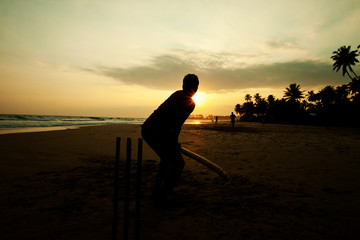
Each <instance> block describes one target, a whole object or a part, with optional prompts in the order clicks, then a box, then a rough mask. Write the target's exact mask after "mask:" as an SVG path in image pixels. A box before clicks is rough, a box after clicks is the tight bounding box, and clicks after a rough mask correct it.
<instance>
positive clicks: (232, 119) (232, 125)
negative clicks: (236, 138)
mask: <svg viewBox="0 0 360 240" xmlns="http://www.w3.org/2000/svg"><path fill="white" fill-rule="evenodd" d="M235 118H236V116H235V114H234V112H231V115H230V119H231V127H232V128H234V127H235Z"/></svg>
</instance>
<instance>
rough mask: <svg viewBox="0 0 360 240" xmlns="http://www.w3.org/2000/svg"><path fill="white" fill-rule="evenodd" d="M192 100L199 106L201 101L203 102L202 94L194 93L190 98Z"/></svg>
mask: <svg viewBox="0 0 360 240" xmlns="http://www.w3.org/2000/svg"><path fill="white" fill-rule="evenodd" d="M192 99H193V100H194V102H195V104H196V105H200V104H201V103H202V102H203V101H204V93H202V92H197V93H195V95H194V96H193V97H192Z"/></svg>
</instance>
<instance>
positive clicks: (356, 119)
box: [235, 45, 360, 126]
mask: <svg viewBox="0 0 360 240" xmlns="http://www.w3.org/2000/svg"><path fill="white" fill-rule="evenodd" d="M359 49H360V45H359V46H358V47H357V50H355V51H351V46H348V47H346V46H343V47H340V48H339V49H338V50H337V51H334V52H333V55H332V56H331V59H333V60H334V64H333V70H336V72H337V71H339V70H340V69H341V70H342V74H343V76H345V75H347V76H348V77H349V78H350V79H351V81H350V82H349V83H348V84H343V85H341V86H337V87H334V86H330V85H329V86H326V87H324V88H323V89H321V90H320V91H319V92H317V93H315V92H314V91H312V90H311V91H308V92H307V94H304V91H302V90H301V89H300V85H297V84H296V83H293V84H290V86H289V87H287V88H286V90H285V91H284V96H283V98H281V99H275V97H274V96H273V95H269V96H268V97H267V98H266V99H265V98H263V97H262V96H260V94H259V93H256V94H255V95H254V96H251V95H250V94H246V95H245V102H244V103H243V104H237V105H236V106H235V112H236V113H237V114H239V115H240V121H258V122H269V123H289V124H311V125H332V126H360V77H359V76H358V75H357V74H356V73H355V71H354V70H353V68H352V66H354V65H356V63H358V62H359V61H358V59H357V58H356V57H357V56H359Z"/></svg>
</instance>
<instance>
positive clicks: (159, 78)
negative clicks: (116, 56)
mask: <svg viewBox="0 0 360 240" xmlns="http://www.w3.org/2000/svg"><path fill="white" fill-rule="evenodd" d="M185 53H186V52H181V51H180V52H177V53H176V52H175V53H172V54H166V55H161V56H157V57H155V58H153V59H152V61H151V62H150V63H148V64H144V65H142V66H135V67H131V68H116V67H98V68H96V69H87V70H90V71H94V72H97V73H98V74H102V75H105V76H108V77H111V78H113V79H116V80H118V81H120V82H121V83H123V84H135V85H141V86H145V87H148V88H152V89H164V90H165V89H166V90H169V89H170V90H173V89H178V88H181V81H182V78H183V77H184V76H185V75H186V74H188V73H195V74H197V75H198V76H199V78H200V88H201V91H205V92H218V91H235V90H240V89H246V88H285V87H287V86H288V85H289V84H291V83H297V84H300V85H301V86H302V87H305V88H307V89H309V90H310V89H311V88H317V87H319V86H320V87H321V86H326V85H335V86H336V85H340V84H344V83H347V82H348V79H345V78H343V77H342V76H341V74H339V73H336V72H334V71H332V66H331V63H330V62H321V61H316V60H303V61H288V62H278V63H270V64H258V65H256V64H252V65H246V64H243V63H242V62H243V61H246V59H251V58H254V56H250V57H249V56H236V55H229V54H228V55H226V54H218V55H216V54H213V55H209V54H204V53H191V54H187V55H186V54H185Z"/></svg>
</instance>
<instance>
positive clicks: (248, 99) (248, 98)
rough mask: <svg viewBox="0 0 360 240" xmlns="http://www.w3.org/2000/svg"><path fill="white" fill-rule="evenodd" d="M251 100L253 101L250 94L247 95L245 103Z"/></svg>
mask: <svg viewBox="0 0 360 240" xmlns="http://www.w3.org/2000/svg"><path fill="white" fill-rule="evenodd" d="M251 99H252V97H251V95H250V94H246V95H245V101H247V102H251Z"/></svg>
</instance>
